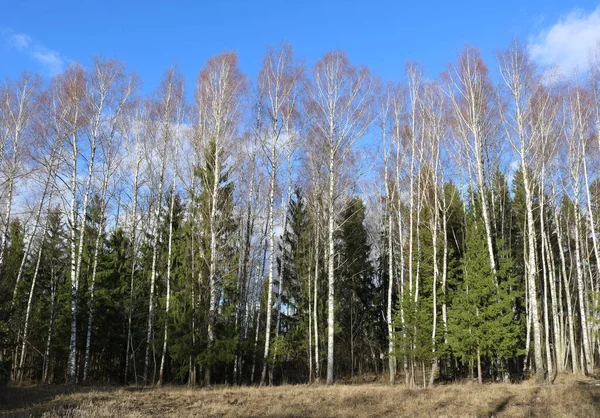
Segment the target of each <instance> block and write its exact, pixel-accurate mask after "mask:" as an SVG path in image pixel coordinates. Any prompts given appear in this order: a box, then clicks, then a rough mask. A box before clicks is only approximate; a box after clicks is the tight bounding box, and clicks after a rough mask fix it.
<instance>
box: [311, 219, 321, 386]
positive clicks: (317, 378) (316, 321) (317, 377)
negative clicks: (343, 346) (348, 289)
mask: <svg viewBox="0 0 600 418" xmlns="http://www.w3.org/2000/svg"><path fill="white" fill-rule="evenodd" d="M318 215H319V214H318V209H317V216H316V219H317V220H316V224H317V226H316V236H315V282H314V297H313V320H314V326H313V329H314V332H315V381H316V382H317V383H319V381H320V380H321V361H320V360H319V318H318V310H319V309H318V300H319V295H318V289H319V242H320V236H321V233H320V232H321V231H320V228H319V216H318Z"/></svg>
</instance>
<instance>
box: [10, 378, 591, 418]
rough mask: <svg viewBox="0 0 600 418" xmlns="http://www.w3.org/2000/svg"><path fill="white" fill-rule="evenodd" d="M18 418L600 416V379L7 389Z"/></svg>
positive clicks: (11, 405) (13, 414)
mask: <svg viewBox="0 0 600 418" xmlns="http://www.w3.org/2000/svg"><path fill="white" fill-rule="evenodd" d="M0 416H15V417H30V416H34V417H37V416H41V417H73V418H75V417H147V416H149V417H178V418H184V417H396V416H402V417H419V416H422V417H600V381H595V380H585V379H577V378H574V377H571V376H560V377H559V378H557V379H556V382H555V384H553V385H551V386H550V385H544V386H537V385H534V384H533V383H530V382H524V383H519V384H504V383H493V384H485V385H483V386H479V385H476V384H473V383H469V382H467V383H455V384H448V385H439V386H436V387H435V388H432V389H407V388H405V387H404V386H403V385H397V386H394V387H391V386H389V385H383V384H361V385H335V386H331V387H327V386H320V385H294V386H292V385H286V386H276V387H264V388H258V387H223V386H220V387H213V388H210V389H201V388H188V387H184V386H181V387H179V386H167V387H162V388H141V387H120V388H119V387H68V386H31V387H10V386H9V387H0Z"/></svg>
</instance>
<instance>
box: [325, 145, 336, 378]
mask: <svg viewBox="0 0 600 418" xmlns="http://www.w3.org/2000/svg"><path fill="white" fill-rule="evenodd" d="M334 157H335V149H334V148H333V147H332V148H331V150H330V152H329V196H328V197H329V198H328V202H327V205H328V211H327V212H328V213H327V217H328V224H329V226H328V230H327V234H328V238H327V244H328V245H329V253H328V255H327V263H328V273H327V275H328V295H327V384H328V385H333V361H334V355H335V354H334V351H333V350H334V346H333V342H334V332H335V318H334V312H335V301H334V283H335V280H334V263H333V261H334V260H333V258H334V256H335V247H334V242H333V232H334V231H333V228H334V216H335V213H334V206H333V204H334V202H333V200H334V197H335V196H334V182H335V171H334V169H335V167H334Z"/></svg>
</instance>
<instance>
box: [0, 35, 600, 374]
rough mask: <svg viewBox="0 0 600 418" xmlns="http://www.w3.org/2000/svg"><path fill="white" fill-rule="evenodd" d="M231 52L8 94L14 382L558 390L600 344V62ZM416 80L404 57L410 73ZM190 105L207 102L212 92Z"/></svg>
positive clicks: (58, 80)
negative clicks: (552, 65)
mask: <svg viewBox="0 0 600 418" xmlns="http://www.w3.org/2000/svg"><path fill="white" fill-rule="evenodd" d="M590 68H591V69H590V70H589V71H588V72H587V73H586V74H584V75H573V76H569V75H564V74H560V73H558V72H555V71H552V70H548V69H543V70H542V69H538V68H536V67H535V66H534V65H533V64H532V62H531V61H530V59H529V58H528V54H527V51H526V49H525V48H524V47H522V46H521V45H520V44H519V43H518V42H514V43H513V44H512V45H510V47H509V48H508V49H507V50H505V51H502V52H500V53H498V54H497V60H496V62H495V63H494V74H497V76H496V77H495V78H496V79H492V77H491V75H490V72H489V70H488V67H487V65H486V63H484V62H483V60H482V58H481V56H480V54H479V52H478V51H477V50H476V49H474V48H471V47H466V48H465V49H464V50H463V51H462V52H461V53H460V54H459V55H458V57H457V59H456V62H454V63H451V64H450V65H448V67H447V71H445V72H444V73H443V74H441V75H440V76H439V77H437V78H433V77H430V76H427V75H425V73H424V71H423V70H422V69H421V68H420V67H419V66H418V65H416V64H408V65H407V66H406V69H405V72H404V75H403V76H402V77H401V78H402V81H401V82H399V83H392V82H384V81H382V80H380V79H378V78H377V77H376V76H375V75H374V74H371V73H370V71H369V70H368V68H366V67H364V66H354V65H353V64H351V63H350V62H349V60H348V58H347V56H346V55H345V54H344V53H343V52H341V51H333V52H329V53H327V54H326V55H325V56H323V58H322V59H321V60H319V61H318V62H317V63H316V64H315V65H314V67H313V68H312V69H307V68H305V67H304V66H303V64H302V62H301V61H298V60H297V59H296V58H295V57H294V55H293V52H292V49H291V47H290V46H289V45H285V44H283V45H281V46H278V47H275V48H269V49H268V50H267V53H266V55H265V57H264V62H263V66H262V69H261V70H260V73H259V75H258V77H257V78H256V80H252V81H251V80H249V79H248V78H247V77H246V76H245V75H244V74H243V73H241V71H240V70H239V68H238V62H237V57H236V55H235V54H234V53H224V54H221V55H218V56H215V57H214V58H211V59H210V60H209V61H208V62H207V63H206V64H205V66H204V67H203V68H202V69H201V70H200V72H199V74H198V77H197V79H196V80H195V82H194V84H193V86H187V89H190V90H192V91H193V93H188V92H187V90H186V85H185V82H184V80H183V78H182V76H181V75H180V73H179V72H178V70H177V68H171V69H169V70H167V71H166V72H165V74H164V77H163V80H162V82H161V84H160V86H157V88H156V90H155V92H154V93H153V94H151V95H149V96H147V97H142V96H141V95H140V94H139V89H138V88H139V80H138V79H137V77H136V76H135V73H133V72H130V71H129V70H127V69H126V67H125V65H124V64H123V63H122V62H119V61H116V60H111V59H100V58H98V59H95V60H94V61H93V65H91V66H90V67H89V68H83V67H82V66H80V65H78V64H73V65H71V66H70V67H69V68H68V69H67V70H66V71H64V72H63V73H61V74H58V75H56V76H54V77H53V78H52V79H50V80H46V79H42V78H41V77H39V76H37V75H35V74H29V73H24V74H23V75H22V76H21V77H20V78H19V79H17V80H8V81H6V82H5V83H4V84H3V85H2V86H1V87H0V204H1V210H0V376H1V378H2V380H3V381H5V382H6V381H13V382H23V381H36V382H45V383H51V382H54V383H64V382H70V383H82V382H104V383H137V384H141V383H145V384H153V383H158V384H162V383H164V382H171V383H188V384H192V385H193V384H205V385H209V384H216V383H230V384H232V383H237V384H251V383H260V384H277V383H296V382H297V383H300V382H313V381H317V382H318V381H320V380H324V381H326V382H327V383H329V384H331V383H333V382H334V381H335V380H338V381H339V380H351V379H353V378H355V377H357V376H362V375H374V374H377V375H385V376H386V377H385V379H389V381H390V382H391V383H393V382H394V381H395V379H396V377H402V378H403V379H404V380H405V382H406V384H407V385H409V386H415V385H423V386H428V385H433V384H435V383H436V382H438V381H442V380H457V379H462V378H467V377H470V378H475V377H477V378H478V380H479V382H482V381H484V380H487V381H492V380H507V379H511V378H512V379H520V378H523V377H528V376H535V379H536V380H537V381H539V382H542V381H545V380H546V381H549V382H551V381H552V380H553V379H554V378H555V377H556V375H557V374H558V373H561V372H564V371H571V372H573V373H576V374H590V373H592V372H593V370H594V365H595V364H596V363H597V361H598V356H599V354H600V353H599V349H600V338H599V335H598V325H599V319H600V318H599V315H600V306H599V302H600V301H599V299H600V270H599V268H600V247H599V245H600V244H599V242H598V241H599V238H598V234H600V228H599V227H600V221H599V219H598V218H599V217H600V60H597V59H592V60H591V66H590ZM398 72H399V74H400V73H401V69H399V71H398ZM192 96H193V100H189V99H190V98H192Z"/></svg>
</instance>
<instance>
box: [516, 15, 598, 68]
mask: <svg viewBox="0 0 600 418" xmlns="http://www.w3.org/2000/svg"><path fill="white" fill-rule="evenodd" d="M599 40H600V6H598V7H597V8H596V9H595V10H593V11H592V12H584V11H581V10H574V11H571V12H570V13H568V14H567V15H565V16H563V17H562V18H560V19H559V20H558V22H556V23H554V24H552V25H551V26H549V27H545V28H543V29H541V30H540V31H538V32H537V33H534V34H533V35H532V36H531V37H530V39H529V45H528V49H529V54H530V55H531V58H532V59H533V60H534V61H535V62H537V63H538V64H539V65H541V66H543V67H547V68H548V67H555V68H556V69H558V71H559V72H560V73H562V74H563V75H570V74H572V73H574V72H577V73H582V72H584V71H586V70H587V69H588V68H589V60H590V55H591V54H592V53H593V51H594V50H595V49H596V48H597V45H598V41H599Z"/></svg>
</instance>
